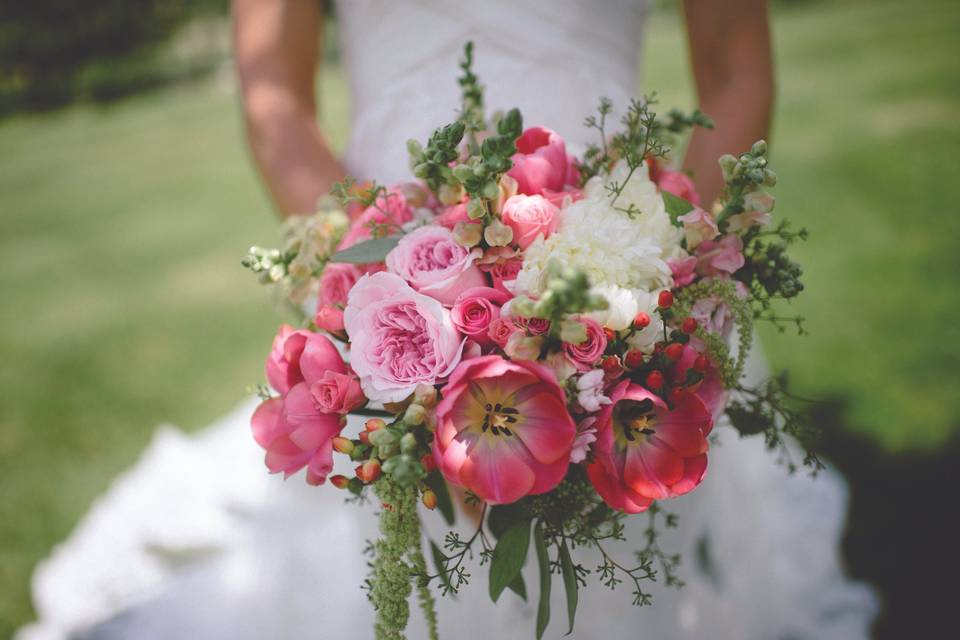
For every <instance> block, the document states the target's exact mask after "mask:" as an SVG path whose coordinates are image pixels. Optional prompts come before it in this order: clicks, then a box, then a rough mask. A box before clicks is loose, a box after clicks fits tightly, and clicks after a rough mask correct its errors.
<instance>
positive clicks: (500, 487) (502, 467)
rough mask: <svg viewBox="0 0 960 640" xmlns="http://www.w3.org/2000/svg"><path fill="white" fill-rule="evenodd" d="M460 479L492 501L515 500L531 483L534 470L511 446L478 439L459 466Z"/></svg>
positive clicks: (524, 492) (493, 502)
mask: <svg viewBox="0 0 960 640" xmlns="http://www.w3.org/2000/svg"><path fill="white" fill-rule="evenodd" d="M460 478H461V480H463V483H464V484H465V485H466V486H468V487H470V488H471V489H472V490H473V491H474V492H475V493H476V494H477V495H478V496H479V497H480V498H481V499H482V500H484V501H486V502H489V503H491V504H507V503H510V502H515V501H517V500H519V499H520V498H522V497H523V496H525V495H527V494H528V493H529V492H530V489H531V487H533V484H534V480H535V478H534V474H533V471H532V470H531V469H530V467H528V466H527V465H526V463H524V461H523V460H522V459H521V458H520V457H519V456H517V455H515V454H514V453H513V452H512V451H511V449H510V447H507V446H500V445H499V444H494V443H491V442H490V439H489V438H481V439H480V440H479V441H478V442H477V445H476V446H475V447H474V448H473V450H472V451H471V452H470V454H469V455H468V456H467V458H466V459H465V460H464V462H463V465H462V466H461V467H460Z"/></svg>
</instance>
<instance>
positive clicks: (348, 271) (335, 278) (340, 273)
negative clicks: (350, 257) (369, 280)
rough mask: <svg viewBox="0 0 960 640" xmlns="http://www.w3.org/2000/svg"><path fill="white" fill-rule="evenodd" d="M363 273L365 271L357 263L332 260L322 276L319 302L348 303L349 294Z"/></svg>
mask: <svg viewBox="0 0 960 640" xmlns="http://www.w3.org/2000/svg"><path fill="white" fill-rule="evenodd" d="M362 275H363V271H361V270H360V268H359V267H358V266H357V265H355V264H348V263H346V262H331V263H330V264H328V265H327V266H326V267H325V268H324V270H323V274H322V275H321V276H320V291H319V293H318V295H317V302H318V304H321V305H322V304H339V305H345V304H347V294H348V293H350V289H351V288H352V287H353V285H354V284H356V282H357V280H359V279H360V276H362Z"/></svg>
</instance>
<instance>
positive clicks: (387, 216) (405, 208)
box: [340, 185, 413, 249]
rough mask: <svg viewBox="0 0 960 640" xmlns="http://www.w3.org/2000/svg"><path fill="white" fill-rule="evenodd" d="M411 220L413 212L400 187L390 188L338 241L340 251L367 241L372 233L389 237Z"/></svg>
mask: <svg viewBox="0 0 960 640" xmlns="http://www.w3.org/2000/svg"><path fill="white" fill-rule="evenodd" d="M411 220H413V210H412V208H411V207H410V204H409V203H408V202H407V197H406V196H405V195H404V190H403V188H402V185H400V186H396V187H391V188H390V189H388V190H387V192H386V194H385V195H381V196H380V197H379V198H377V200H376V203H375V204H372V205H370V206H369V207H367V208H366V209H364V210H363V213H361V214H360V216H359V217H358V218H357V219H356V220H355V221H354V222H353V224H351V225H350V230H349V231H347V233H346V235H344V236H343V239H342V240H341V241H340V249H346V248H348V247H352V246H353V245H355V244H357V243H358V242H362V241H364V240H369V239H370V238H372V237H373V231H374V230H375V229H376V230H378V234H377V235H391V234H393V233H396V232H397V231H399V230H400V225H402V224H403V223H405V222H410V221H411Z"/></svg>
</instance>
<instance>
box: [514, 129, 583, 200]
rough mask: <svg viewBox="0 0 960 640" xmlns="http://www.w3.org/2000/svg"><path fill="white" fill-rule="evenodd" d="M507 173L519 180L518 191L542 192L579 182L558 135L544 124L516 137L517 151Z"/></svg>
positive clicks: (534, 193) (559, 189) (528, 193)
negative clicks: (544, 126)
mask: <svg viewBox="0 0 960 640" xmlns="http://www.w3.org/2000/svg"><path fill="white" fill-rule="evenodd" d="M512 160H513V167H512V168H511V169H510V171H508V172H507V175H508V176H510V177H511V178H513V179H514V180H516V181H517V190H518V191H519V193H523V194H526V195H528V196H533V195H541V194H542V193H543V192H544V191H545V190H549V191H563V188H564V186H565V185H567V184H570V185H575V184H576V183H577V171H576V167H575V166H574V164H573V161H572V160H571V158H570V157H569V156H568V155H567V145H566V143H565V142H564V141H563V138H561V137H560V136H559V135H557V134H556V133H554V132H553V131H551V130H550V129H545V128H543V127H531V128H530V129H527V130H526V131H524V132H523V135H522V136H520V137H519V138H517V153H515V154H514V155H513V158H512Z"/></svg>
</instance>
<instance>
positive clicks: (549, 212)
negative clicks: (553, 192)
mask: <svg viewBox="0 0 960 640" xmlns="http://www.w3.org/2000/svg"><path fill="white" fill-rule="evenodd" d="M500 217H501V219H502V220H503V223H504V224H505V225H507V226H508V227H510V228H511V229H513V243H514V244H516V245H517V246H518V247H520V248H521V249H526V248H527V247H529V246H530V245H531V244H533V241H534V240H536V239H537V238H538V237H540V236H543V237H544V238H548V237H549V236H550V234H551V233H553V232H554V231H556V230H557V227H558V226H559V225H560V209H558V208H557V207H556V206H554V205H553V204H552V203H551V202H550V201H549V200H547V199H546V198H544V197H543V196H539V195H537V196H525V195H516V196H513V197H512V198H510V199H508V200H507V201H506V202H504V203H503V212H502V213H501V214H500Z"/></svg>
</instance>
